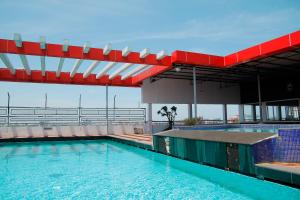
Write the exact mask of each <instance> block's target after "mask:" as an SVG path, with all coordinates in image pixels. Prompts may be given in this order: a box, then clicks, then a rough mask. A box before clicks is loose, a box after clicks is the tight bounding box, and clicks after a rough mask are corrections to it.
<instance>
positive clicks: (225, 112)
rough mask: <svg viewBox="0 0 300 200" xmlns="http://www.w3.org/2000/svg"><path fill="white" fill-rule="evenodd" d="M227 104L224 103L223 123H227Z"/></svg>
mask: <svg viewBox="0 0 300 200" xmlns="http://www.w3.org/2000/svg"><path fill="white" fill-rule="evenodd" d="M227 122H228V121H227V104H223V123H224V124H227Z"/></svg>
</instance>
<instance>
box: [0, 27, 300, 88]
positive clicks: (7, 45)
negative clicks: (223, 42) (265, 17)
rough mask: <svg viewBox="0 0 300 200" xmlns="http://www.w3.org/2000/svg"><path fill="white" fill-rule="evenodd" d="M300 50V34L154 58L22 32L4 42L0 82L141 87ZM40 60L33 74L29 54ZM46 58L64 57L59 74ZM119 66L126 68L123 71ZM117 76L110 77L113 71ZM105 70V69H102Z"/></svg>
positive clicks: (0, 44)
mask: <svg viewBox="0 0 300 200" xmlns="http://www.w3.org/2000/svg"><path fill="white" fill-rule="evenodd" d="M299 48H300V31H296V32H293V33H290V34H287V35H284V36H282V37H279V38H276V39H273V40H270V41H267V42H264V43H262V44H258V45H255V46H252V47H250V48H247V49H244V50H241V51H238V52H235V53H233V54H230V55H227V56H216V55H208V54H201V53H195V52H186V51H179V50H177V51H174V52H173V53H172V55H171V56H170V55H167V54H166V52H165V51H161V52H159V53H158V54H151V53H150V52H149V50H148V49H144V50H143V51H141V52H132V51H130V50H129V49H128V48H124V49H123V50H113V49H111V46H110V45H106V46H105V47H104V48H103V49H101V48H91V47H89V45H88V44H85V45H84V46H83V47H80V46H72V45H68V43H65V44H50V43H46V42H45V39H43V38H41V40H40V42H28V41H22V39H21V36H20V35H18V34H16V35H15V37H14V40H7V39H0V59H1V60H2V62H3V63H4V65H5V66H4V67H3V68H0V81H13V82H33V83H55V84H79V85H109V86H126V87H140V86H141V84H142V82H143V80H145V79H147V78H150V77H153V76H157V75H159V74H162V73H163V72H165V71H168V70H171V69H172V68H173V67H174V66H176V65H178V64H183V65H187V66H194V67H195V66H196V67H200V68H201V67H209V68H218V69H227V68H231V67H234V66H237V65H240V64H243V63H248V62H252V61H255V60H259V59H262V58H265V57H269V56H273V55H278V54H280V53H284V52H289V51H291V50H293V49H299ZM6 54H17V55H19V56H20V59H21V62H22V64H23V67H24V68H22V69H16V68H14V66H12V64H11V62H10V60H9V58H8V57H7V55H6ZM27 55H28V56H39V57H40V59H41V69H40V70H31V69H30V66H29V64H28V61H27V58H26V56H27ZM45 57H57V58H59V61H58V66H57V70H56V71H47V70H46V63H45ZM70 58H71V59H76V61H75V63H74V66H73V68H72V70H71V71H70V72H64V71H62V69H63V63H64V59H70ZM85 60H91V61H93V63H92V64H91V65H90V66H89V67H88V69H86V71H85V72H84V73H78V72H77V71H78V68H79V67H80V65H81V63H82V62H84V61H85ZM100 62H105V63H106V66H105V67H102V68H101V69H100V71H99V73H93V72H95V71H96V68H97V66H98V64H99V63H100ZM117 63H122V66H119V67H117V66H116V64H117ZM134 65H138V66H136V67H135V68H133V69H132V70H131V71H129V72H127V74H123V75H121V73H122V72H124V71H126V70H127V69H128V68H129V67H132V66H134ZM113 68H115V72H113V73H112V74H108V71H109V70H110V69H113ZM98 70H99V69H98Z"/></svg>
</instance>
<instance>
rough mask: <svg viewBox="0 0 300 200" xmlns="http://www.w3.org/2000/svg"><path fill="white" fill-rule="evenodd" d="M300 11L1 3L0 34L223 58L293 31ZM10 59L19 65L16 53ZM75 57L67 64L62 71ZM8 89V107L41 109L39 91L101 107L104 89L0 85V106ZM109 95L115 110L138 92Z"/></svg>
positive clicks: (238, 4) (51, 64)
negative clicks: (80, 99) (79, 97)
mask: <svg viewBox="0 0 300 200" xmlns="http://www.w3.org/2000/svg"><path fill="white" fill-rule="evenodd" d="M299 10H300V1H299V0H269V1H266V0H259V1H256V0H252V1H239V0H231V1H227V0H218V1H207V0H204V1H200V0H195V1H174V0H173V1H162V0H126V1H124V0H117V1H113V0H112V1H100V0H92V1H88V0H85V1H74V0H72V1H71V0H66V1H58V0H51V1H48V0H47V1H46V0H36V1H33V0H27V1H17V0H16V1H11V0H0V25H1V29H0V30H1V31H0V38H8V39H11V38H12V36H13V33H21V34H22V37H23V40H31V41H37V40H38V38H39V36H46V39H47V41H48V42H51V43H62V42H63V40H64V39H68V40H69V41H70V43H71V44H74V45H83V43H84V42H86V41H89V42H91V44H92V46H93V47H103V46H104V45H105V44H107V43H109V42H110V43H112V45H113V48H116V49H122V48H123V47H124V46H130V47H131V49H133V50H135V51H140V50H142V49H143V48H146V47H147V48H150V50H151V51H152V52H158V51H160V50H162V49H165V50H167V51H168V52H169V53H171V52H172V51H174V50H177V49H180V50H188V51H199V52H202V53H212V54H217V55H226V54H228V53H231V52H234V51H237V50H240V49H243V48H246V47H249V46H251V45H254V44H257V43H261V42H264V41H266V40H269V39H272V38H274V37H278V36H281V35H284V34H287V33H289V32H293V31H296V30H298V29H299V27H300V12H299ZM10 58H11V59H12V62H13V64H14V65H15V66H20V63H19V62H20V61H19V59H17V57H14V56H10ZM36 59H37V58H29V62H30V63H32V68H33V69H37V68H39V66H37V65H36V64H34V63H38V62H37V61H38V60H36ZM46 62H47V69H48V70H55V69H56V66H57V60H55V59H47V60H46ZM73 62H74V61H72V60H70V61H68V62H66V63H65V65H64V66H65V68H64V70H67V69H70V68H71V67H72V64H73ZM0 64H1V65H2V64H3V63H1V62H0ZM88 64H89V63H88V62H86V63H85V64H84V65H82V66H81V68H80V71H84V69H86V67H87V66H88ZM98 70H99V69H98ZM8 91H9V92H10V93H11V96H12V104H13V105H18V106H21V105H22V106H23V105H24V106H41V105H43V99H44V94H45V93H47V94H48V102H49V103H48V105H49V106H57V107H59V106H66V107H68V106H77V105H78V96H79V94H82V96H83V97H82V98H83V102H82V103H83V106H86V107H103V106H105V88H104V87H93V86H70V85H46V84H23V83H5V82H0V105H6V93H7V92H8ZM115 94H116V95H117V106H118V107H137V106H138V105H139V104H140V101H141V95H140V89H132V88H120V87H110V100H112V98H113V95H115ZM110 105H112V103H111V104H110ZM142 106H143V105H142ZM159 106H160V105H156V106H155V107H154V111H156V110H157V109H158V107H159ZM231 112H232V113H233V112H236V109H234V108H233V109H232V111H231ZM199 113H200V114H201V115H203V116H204V117H206V118H213V117H214V116H216V117H221V116H222V115H221V107H220V106H200V112H199ZM179 115H180V116H181V117H185V116H186V115H187V112H186V106H180V109H179ZM154 118H155V119H159V118H156V117H154Z"/></svg>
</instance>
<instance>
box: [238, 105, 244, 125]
mask: <svg viewBox="0 0 300 200" xmlns="http://www.w3.org/2000/svg"><path fill="white" fill-rule="evenodd" d="M239 118H240V123H244V122H245V113H244V104H239Z"/></svg>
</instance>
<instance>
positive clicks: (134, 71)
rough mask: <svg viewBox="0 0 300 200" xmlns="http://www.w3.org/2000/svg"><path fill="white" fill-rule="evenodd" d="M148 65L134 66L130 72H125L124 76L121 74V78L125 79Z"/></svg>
mask: <svg viewBox="0 0 300 200" xmlns="http://www.w3.org/2000/svg"><path fill="white" fill-rule="evenodd" d="M148 66H149V65H139V66H137V67H136V68H134V69H133V70H131V71H130V72H128V73H127V74H125V75H124V76H122V78H121V80H125V79H127V78H129V77H131V76H132V75H134V74H136V73H138V72H140V71H142V70H143V69H145V68H147V67H148Z"/></svg>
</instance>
